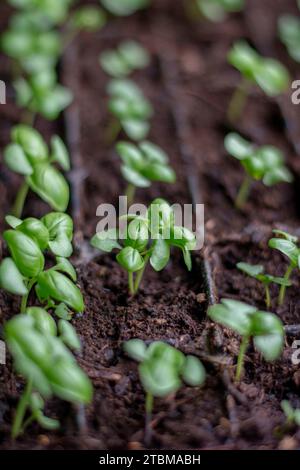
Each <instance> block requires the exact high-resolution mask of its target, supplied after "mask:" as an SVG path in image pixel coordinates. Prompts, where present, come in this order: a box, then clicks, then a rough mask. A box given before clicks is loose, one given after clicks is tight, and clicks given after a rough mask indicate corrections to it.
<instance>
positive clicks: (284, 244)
mask: <svg viewBox="0 0 300 470" xmlns="http://www.w3.org/2000/svg"><path fill="white" fill-rule="evenodd" d="M273 233H275V234H276V235H277V237H276V238H271V240H269V247H270V248H273V249H275V250H278V251H280V253H282V254H283V255H285V256H286V257H287V258H288V260H289V265H288V268H287V270H286V272H285V275H284V279H285V281H289V279H290V276H291V274H292V272H293V271H294V269H297V268H298V269H299V268H300V248H299V247H298V238H297V237H295V236H293V235H290V234H289V233H287V232H284V231H282V230H273ZM286 287H287V286H286V285H284V284H283V285H282V286H281V288H280V291H279V296H278V304H279V305H282V304H283V302H284V298H285V292H286Z"/></svg>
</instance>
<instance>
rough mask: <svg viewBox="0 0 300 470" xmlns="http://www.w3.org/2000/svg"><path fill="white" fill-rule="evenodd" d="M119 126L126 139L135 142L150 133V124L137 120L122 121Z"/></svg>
mask: <svg viewBox="0 0 300 470" xmlns="http://www.w3.org/2000/svg"><path fill="white" fill-rule="evenodd" d="M121 124H122V127H123V129H124V131H125V133H126V134H127V135H128V137H129V138H130V139H132V140H136V141H139V140H142V139H145V137H147V135H148V134H149V131H150V124H149V123H148V122H147V121H142V120H140V119H137V118H130V119H126V120H125V119H123V120H122V122H121Z"/></svg>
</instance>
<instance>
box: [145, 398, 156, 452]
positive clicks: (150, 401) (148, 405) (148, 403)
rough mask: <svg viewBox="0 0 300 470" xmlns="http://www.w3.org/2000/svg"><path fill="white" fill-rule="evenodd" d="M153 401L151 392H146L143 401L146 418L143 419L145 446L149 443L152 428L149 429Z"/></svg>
mask: <svg viewBox="0 0 300 470" xmlns="http://www.w3.org/2000/svg"><path fill="white" fill-rule="evenodd" d="M153 401H154V397H153V395H152V393H150V392H147V393H146V401H145V411H146V419H145V444H146V446H147V447H149V446H150V444H151V437H152V430H151V421H152V411H153Z"/></svg>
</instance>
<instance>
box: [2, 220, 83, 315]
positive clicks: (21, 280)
mask: <svg viewBox="0 0 300 470" xmlns="http://www.w3.org/2000/svg"><path fill="white" fill-rule="evenodd" d="M6 221H7V223H8V224H9V225H10V226H11V227H12V228H11V229H9V230H6V231H5V232H4V234H3V238H4V240H5V241H6V243H7V246H8V249H9V251H10V254H11V257H8V258H4V259H3V261H2V262H1V264H0V287H1V288H2V289H4V290H6V291H7V292H10V293H12V294H15V295H20V296H22V302H21V313H24V312H25V310H26V307H27V301H28V296H29V293H30V291H31V290H32V288H33V287H34V286H35V291H36V294H37V296H38V299H39V300H40V302H42V303H43V304H44V305H46V308H47V309H48V308H52V309H55V313H56V314H57V315H58V316H60V317H62V318H70V314H71V313H70V310H69V309H72V310H74V311H76V312H83V310H84V303H83V298H82V294H81V292H80V290H79V288H78V287H77V286H76V285H75V282H76V272H75V269H74V267H73V266H72V264H71V263H70V261H68V259H67V257H69V256H70V255H71V254H72V237H73V221H72V219H71V218H70V217H69V216H68V215H67V214H63V213H56V212H51V213H49V214H47V215H45V216H44V217H43V218H42V219H41V220H39V219H34V218H33V217H30V218H28V219H25V220H20V219H17V218H16V217H13V216H8V217H6ZM47 250H48V251H50V252H51V253H52V254H53V255H54V256H55V260H56V264H55V265H54V266H53V267H51V268H50V269H47V270H44V267H45V257H44V253H45V252H46V251H47Z"/></svg>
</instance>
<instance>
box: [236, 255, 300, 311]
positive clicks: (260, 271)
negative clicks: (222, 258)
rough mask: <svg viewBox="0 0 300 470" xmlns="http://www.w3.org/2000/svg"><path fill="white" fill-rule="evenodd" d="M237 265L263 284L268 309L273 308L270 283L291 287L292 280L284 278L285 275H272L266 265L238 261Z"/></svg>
mask: <svg viewBox="0 0 300 470" xmlns="http://www.w3.org/2000/svg"><path fill="white" fill-rule="evenodd" d="M236 266H237V268H238V269H240V270H241V271H242V272H243V273H245V274H247V275H248V276H250V277H253V278H254V279H256V280H257V281H259V282H261V283H262V284H263V286H264V288H265V293H266V298H265V302H266V307H267V309H269V308H271V294H270V284H277V285H279V286H285V287H289V286H291V285H292V283H291V281H289V280H287V279H284V278H283V277H275V276H271V275H270V274H265V273H264V267H263V266H261V265H260V264H257V265H252V264H248V263H238V264H237V265H236Z"/></svg>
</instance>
